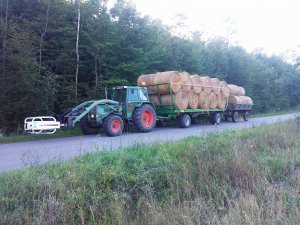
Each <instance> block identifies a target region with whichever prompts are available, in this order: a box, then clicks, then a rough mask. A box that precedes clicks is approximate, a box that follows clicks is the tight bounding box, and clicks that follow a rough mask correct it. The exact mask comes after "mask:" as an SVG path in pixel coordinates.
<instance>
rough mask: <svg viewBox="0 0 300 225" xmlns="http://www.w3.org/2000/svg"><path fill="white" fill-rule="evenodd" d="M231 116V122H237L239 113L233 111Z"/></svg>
mask: <svg viewBox="0 0 300 225" xmlns="http://www.w3.org/2000/svg"><path fill="white" fill-rule="evenodd" d="M231 118H232V122H234V123H235V122H237V121H238V119H239V113H238V112H237V111H235V112H234V113H233V114H232V116H231Z"/></svg>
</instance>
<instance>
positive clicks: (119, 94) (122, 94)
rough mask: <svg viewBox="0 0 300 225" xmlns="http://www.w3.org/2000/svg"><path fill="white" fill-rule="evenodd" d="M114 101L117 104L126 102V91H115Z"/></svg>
mask: <svg viewBox="0 0 300 225" xmlns="http://www.w3.org/2000/svg"><path fill="white" fill-rule="evenodd" d="M113 100H114V101H117V102H121V103H123V102H125V101H126V89H114V93H113Z"/></svg>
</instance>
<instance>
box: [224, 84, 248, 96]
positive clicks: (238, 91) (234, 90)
mask: <svg viewBox="0 0 300 225" xmlns="http://www.w3.org/2000/svg"><path fill="white" fill-rule="evenodd" d="M228 88H229V95H233V96H244V95H245V89H244V88H243V87H240V86H237V85H234V84H228Z"/></svg>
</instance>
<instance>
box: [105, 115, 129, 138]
mask: <svg viewBox="0 0 300 225" xmlns="http://www.w3.org/2000/svg"><path fill="white" fill-rule="evenodd" d="M123 128H124V122H123V119H122V118H121V117H120V116H119V115H114V114H112V115H109V116H107V117H106V118H105V119H104V121H103V129H104V132H105V134H106V135H107V136H109V137H115V136H119V135H120V134H121V133H122V131H123Z"/></svg>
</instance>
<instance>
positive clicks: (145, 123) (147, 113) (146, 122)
mask: <svg viewBox="0 0 300 225" xmlns="http://www.w3.org/2000/svg"><path fill="white" fill-rule="evenodd" d="M132 121H133V123H134V125H135V127H136V129H138V131H140V132H150V131H151V130H152V129H153V127H154V126H155V123H156V113H155V110H154V108H153V106H152V105H149V104H146V105H142V106H141V107H139V108H136V109H135V110H134V111H133V113H132Z"/></svg>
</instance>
